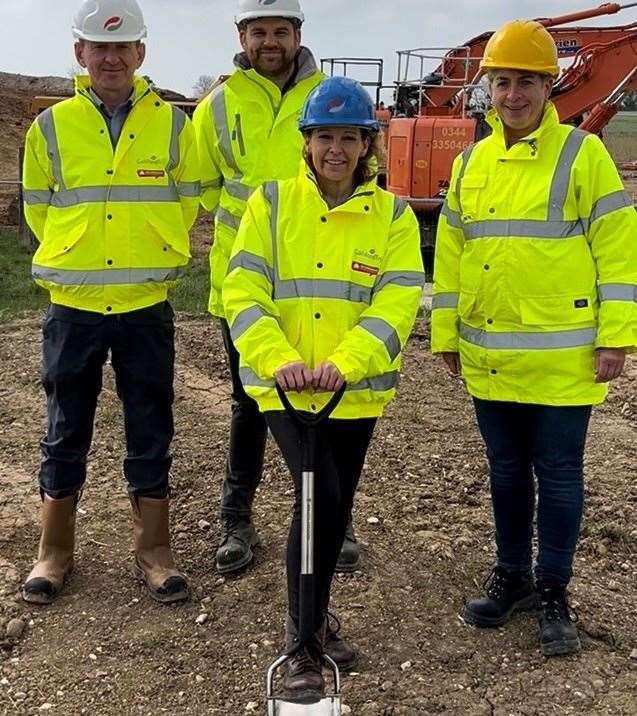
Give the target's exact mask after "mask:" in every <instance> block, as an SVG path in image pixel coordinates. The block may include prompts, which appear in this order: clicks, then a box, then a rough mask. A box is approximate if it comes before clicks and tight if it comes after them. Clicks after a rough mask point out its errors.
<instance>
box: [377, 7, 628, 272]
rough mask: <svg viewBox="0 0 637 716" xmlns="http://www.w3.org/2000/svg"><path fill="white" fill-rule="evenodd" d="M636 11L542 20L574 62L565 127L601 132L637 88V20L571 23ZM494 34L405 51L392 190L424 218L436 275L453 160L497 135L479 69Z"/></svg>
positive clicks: (562, 86) (559, 96)
mask: <svg viewBox="0 0 637 716" xmlns="http://www.w3.org/2000/svg"><path fill="white" fill-rule="evenodd" d="M630 7H637V2H634V3H630V4H624V5H620V4H618V3H605V4H603V5H600V6H599V7H597V8H593V9H590V10H584V11H582V12H576V13H572V14H569V15H561V16H559V17H554V18H537V19H538V21H539V22H541V23H542V24H543V25H544V26H545V27H546V28H547V29H548V30H549V32H550V33H551V35H552V36H553V38H554V39H555V43H556V45H557V47H558V53H559V56H560V58H563V59H567V58H572V59H571V62H570V64H568V66H567V67H564V68H563V70H562V72H561V73H560V76H559V77H558V79H557V81H556V83H555V87H554V90H553V94H552V101H553V102H554V104H555V106H556V108H557V111H558V114H559V116H560V119H561V121H562V122H568V123H572V124H575V125H577V126H579V127H580V128H582V129H586V130H588V131H590V132H594V133H598V134H599V133H600V132H601V130H602V129H603V128H604V127H605V126H606V124H607V123H608V122H609V121H610V119H611V118H612V117H613V116H614V115H615V113H616V112H617V110H618V107H619V104H620V102H621V100H622V99H623V98H624V96H625V95H626V94H627V93H628V92H632V91H635V90H637V23H631V24H628V25H622V26H616V27H586V26H575V27H568V28H566V27H563V25H566V24H570V23H573V22H578V21H580V20H584V19H588V18H594V17H599V16H601V15H611V14H615V13H617V12H620V11H621V10H625V9H627V8H630ZM491 34H492V33H491V32H486V33H483V34H482V35H479V36H477V37H474V38H473V39H472V40H469V41H468V42H467V43H466V44H465V45H463V46H461V47H455V48H451V49H447V48H418V49H415V50H404V51H399V52H398V81H397V83H396V87H395V107H394V110H393V116H392V119H391V120H390V122H389V128H388V130H387V149H388V159H387V188H388V189H389V190H390V191H392V192H393V193H394V194H397V195H398V196H400V197H402V198H404V199H406V200H407V201H408V202H409V204H410V205H411V206H412V208H413V209H414V210H415V212H416V215H417V216H418V219H419V222H420V226H421V242H422V250H423V258H424V261H425V269H426V271H427V273H428V275H429V277H431V275H432V272H433V250H434V239H435V231H436V225H437V222H438V215H439V213H440V209H441V207H442V203H443V201H444V197H445V194H446V192H447V189H448V187H449V177H450V175H451V166H452V164H453V160H454V158H455V157H456V156H457V155H458V154H459V153H460V152H462V150H463V149H465V147H467V146H469V145H470V144H471V143H473V142H475V141H477V140H479V139H481V138H482V137H484V136H486V134H487V133H488V132H489V131H490V130H489V127H488V125H487V124H486V123H485V122H484V113H485V111H486V108H487V107H486V104H485V103H484V101H483V102H482V104H481V103H480V101H479V96H480V91H481V90H482V93H483V97H484V83H482V84H480V78H481V72H480V67H479V65H480V60H481V59H482V55H483V54H484V48H485V46H486V44H487V42H488V40H489V38H490V37H491ZM435 53H438V54H435ZM440 53H443V54H440ZM436 59H437V60H439V64H438V67H437V68H436V69H435V70H434V72H432V73H429V74H425V67H426V65H427V64H428V63H431V61H432V60H434V61H435V60H436ZM561 64H562V63H561Z"/></svg>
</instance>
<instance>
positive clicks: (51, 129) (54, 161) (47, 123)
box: [37, 107, 64, 189]
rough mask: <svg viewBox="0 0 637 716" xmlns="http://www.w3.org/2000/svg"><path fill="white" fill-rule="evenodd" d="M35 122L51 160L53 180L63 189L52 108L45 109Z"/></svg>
mask: <svg viewBox="0 0 637 716" xmlns="http://www.w3.org/2000/svg"><path fill="white" fill-rule="evenodd" d="M37 122H38V126H39V127H40V131H41V132H42V135H43V136H44V140H45V141H46V149H47V154H48V155H49V159H50V160H51V169H52V171H53V179H54V180H55V183H56V184H57V185H58V186H59V188H60V189H64V180H63V179H62V160H61V158H60V146H59V144H58V138H57V134H56V132H55V120H54V119H53V107H49V108H48V109H45V110H44V112H42V113H41V114H40V115H39V116H38V119H37Z"/></svg>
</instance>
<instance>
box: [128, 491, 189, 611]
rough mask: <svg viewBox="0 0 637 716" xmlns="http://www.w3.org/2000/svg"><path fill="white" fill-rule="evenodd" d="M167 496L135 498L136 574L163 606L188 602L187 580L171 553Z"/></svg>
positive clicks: (132, 501)
mask: <svg viewBox="0 0 637 716" xmlns="http://www.w3.org/2000/svg"><path fill="white" fill-rule="evenodd" d="M168 503H169V499H168V498H167V497H165V498H163V499H155V498H154V497H140V496H131V505H132V507H133V534H134V537H135V575H136V576H137V578H138V579H140V580H141V581H142V582H144V584H145V585H146V587H147V588H148V592H149V594H150V596H151V597H152V598H153V599H155V600H156V601H158V602H162V603H163V604H170V603H172V602H182V601H184V600H186V599H188V596H189V595H188V584H187V582H186V578H185V577H184V575H183V574H181V572H179V571H178V570H177V569H176V568H175V563H174V561H173V555H172V552H171V550H170V534H169V528H168Z"/></svg>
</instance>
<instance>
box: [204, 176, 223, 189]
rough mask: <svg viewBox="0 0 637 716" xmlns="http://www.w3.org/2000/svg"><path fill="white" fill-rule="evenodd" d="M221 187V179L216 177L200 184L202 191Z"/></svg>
mask: <svg viewBox="0 0 637 716" xmlns="http://www.w3.org/2000/svg"><path fill="white" fill-rule="evenodd" d="M222 186H223V177H218V178H217V179H211V180H210V181H205V182H202V184H201V188H202V189H221V187H222Z"/></svg>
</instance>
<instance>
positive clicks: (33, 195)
mask: <svg viewBox="0 0 637 716" xmlns="http://www.w3.org/2000/svg"><path fill="white" fill-rule="evenodd" d="M52 196H53V192H52V191H49V190H48V189H42V190H35V189H31V190H29V191H27V190H25V191H23V192H22V199H23V200H24V203H25V204H28V205H29V206H35V205H36V204H50V203H51V197H52Z"/></svg>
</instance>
